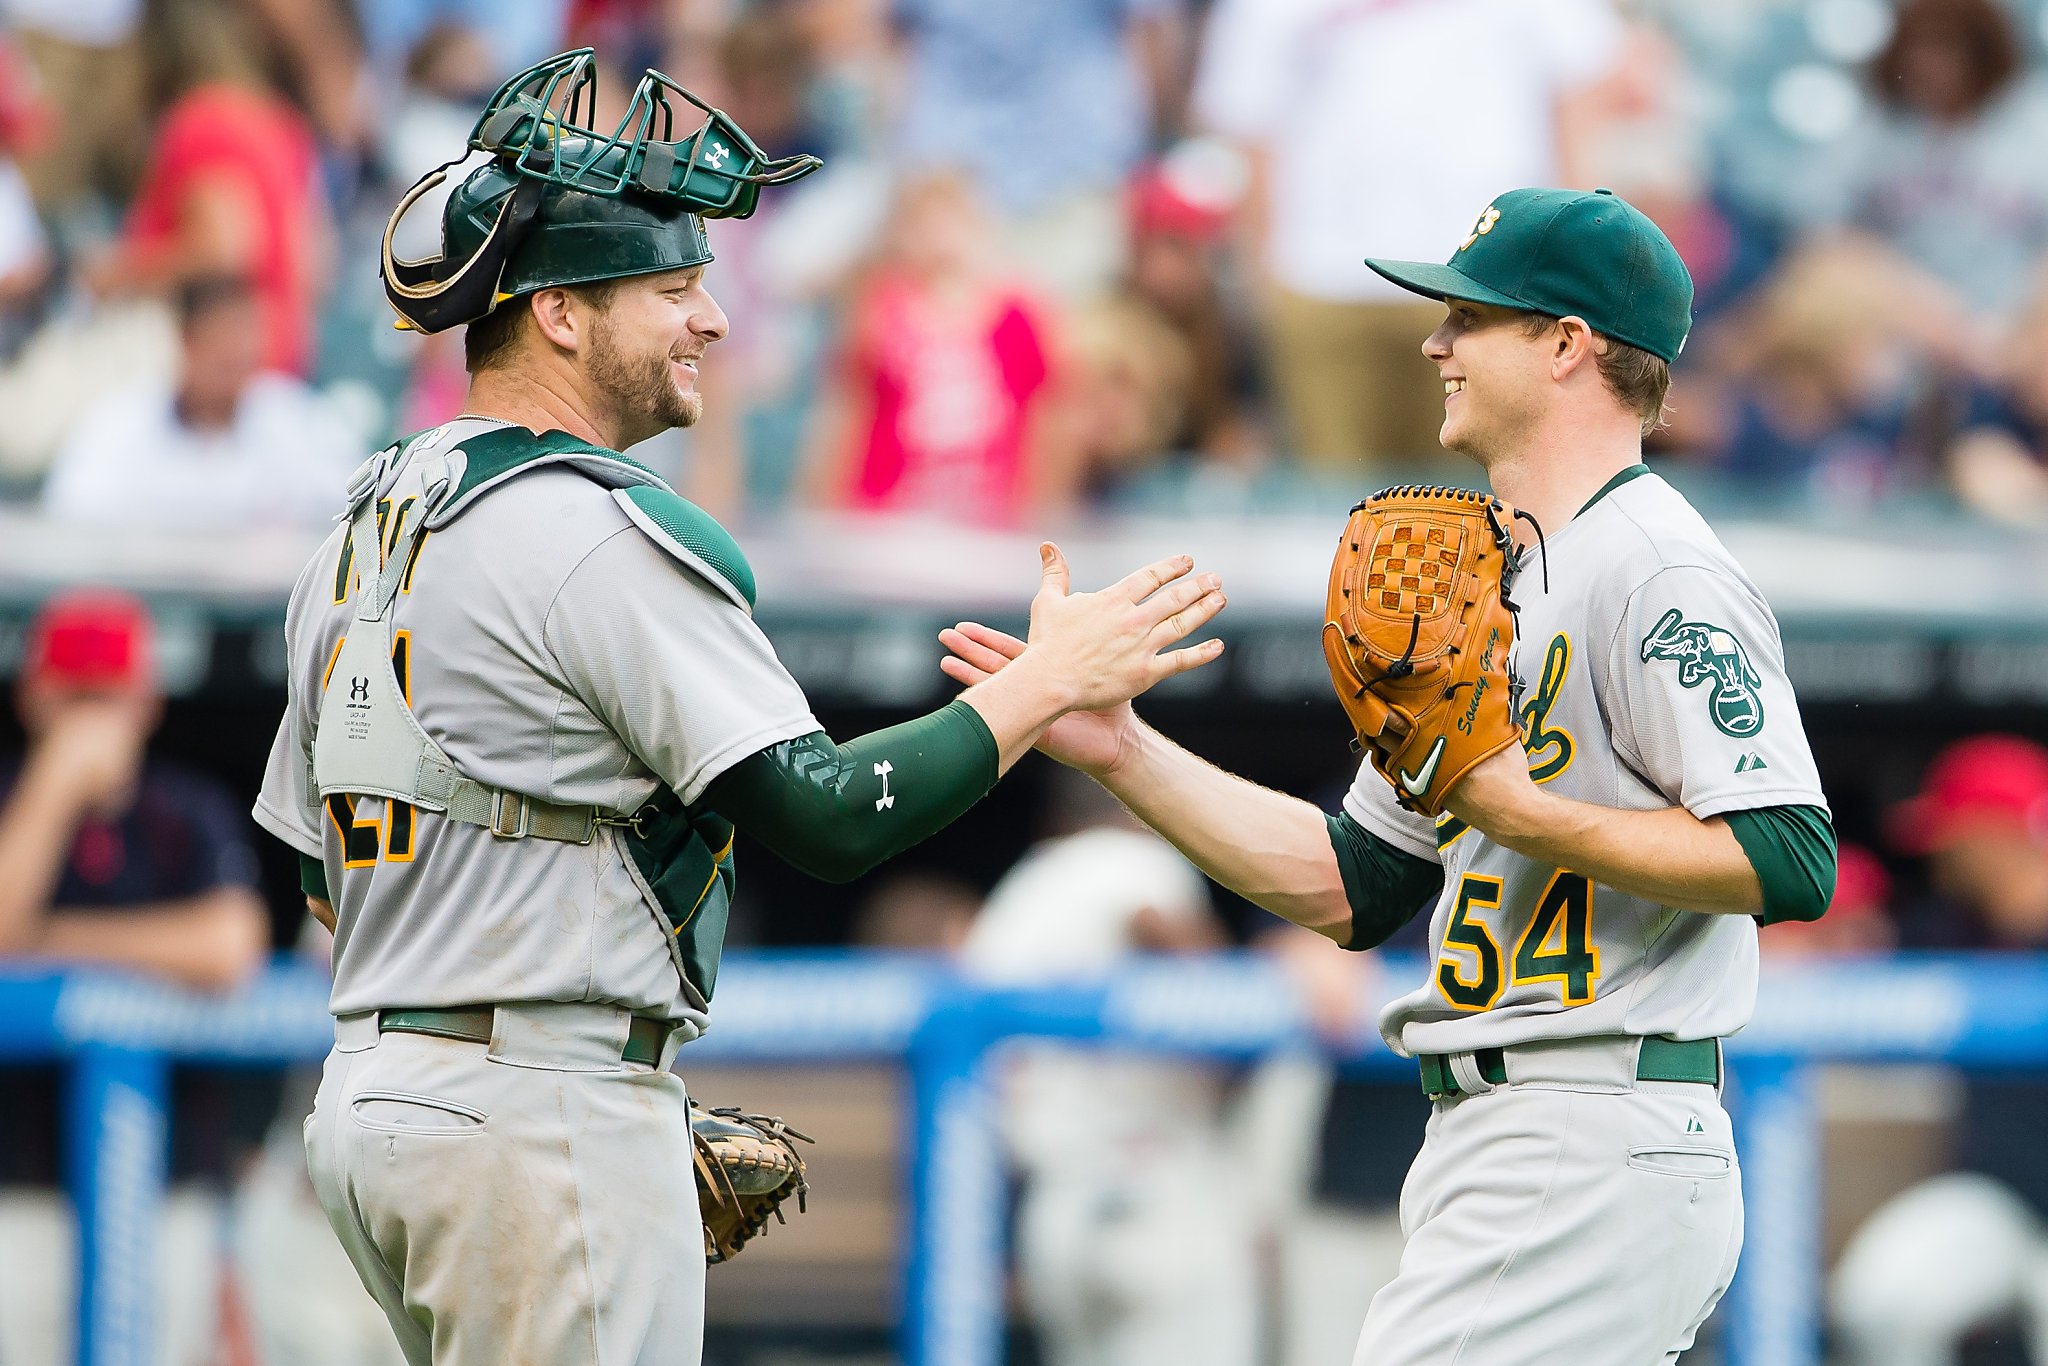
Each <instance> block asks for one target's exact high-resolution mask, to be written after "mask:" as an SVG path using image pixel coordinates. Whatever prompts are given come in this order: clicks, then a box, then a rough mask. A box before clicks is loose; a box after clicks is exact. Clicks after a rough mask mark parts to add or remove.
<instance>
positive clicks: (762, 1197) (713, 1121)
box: [690, 1100, 814, 1266]
mask: <svg viewBox="0 0 2048 1366" xmlns="http://www.w3.org/2000/svg"><path fill="white" fill-rule="evenodd" d="M796 1140H802V1141H803V1142H805V1143H810V1142H813V1141H814V1140H813V1139H812V1138H811V1136H810V1135H809V1134H803V1133H798V1132H797V1131H796V1130H795V1129H792V1128H790V1127H789V1126H788V1125H787V1124H784V1123H783V1122H782V1121H781V1120H780V1119H777V1118H775V1117H773V1116H771V1115H750V1114H746V1113H744V1112H743V1111H741V1110H739V1109H737V1108H723V1109H717V1110H707V1109H705V1108H703V1107H702V1106H700V1105H698V1104H697V1102H696V1101H694V1100H693V1101H691V1102H690V1146H691V1148H692V1149H693V1150H694V1151H695V1154H696V1164H697V1207H698V1209H699V1210H701V1211H702V1212H703V1215H704V1262H705V1264H706V1265H707V1266H716V1265H717V1264H718V1263H720V1262H723V1261H727V1260H729V1259H730V1258H732V1257H735V1256H737V1255H738V1254H739V1250H740V1249H741V1248H742V1247H744V1246H745V1245H746V1242H747V1240H748V1239H749V1238H752V1237H753V1236H754V1235H755V1234H757V1233H760V1232H761V1231H762V1230H764V1229H766V1228H767V1227H768V1216H769V1215H771V1214H772V1215H774V1216H775V1222H776V1223H778V1224H780V1223H786V1222H788V1221H787V1220H786V1219H785V1218H784V1216H783V1213H782V1202H783V1201H785V1200H787V1199H789V1198H790V1197H791V1196H795V1197H796V1207H797V1212H798V1213H802V1212H803V1208H804V1196H805V1194H806V1193H807V1192H808V1191H809V1190H810V1186H809V1185H808V1184H807V1183H806V1182H805V1181H804V1160H803V1158H802V1157H801V1156H800V1155H798V1153H797V1149H796Z"/></svg>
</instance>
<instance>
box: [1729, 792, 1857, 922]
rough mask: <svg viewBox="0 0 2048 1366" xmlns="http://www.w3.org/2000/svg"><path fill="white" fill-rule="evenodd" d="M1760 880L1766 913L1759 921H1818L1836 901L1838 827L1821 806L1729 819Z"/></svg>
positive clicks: (1748, 813)
mask: <svg viewBox="0 0 2048 1366" xmlns="http://www.w3.org/2000/svg"><path fill="white" fill-rule="evenodd" d="M1727 818H1728V828H1729V829H1731V830H1733V831H1734V832H1735V838H1736V840H1737V842H1739V843H1740V844H1741V845H1742V852H1743V853H1745V854H1747V855H1748V856H1749V866H1750V867H1752V868H1754V869H1755V870H1756V880H1757V881H1758V882H1760V883H1762V884H1763V889H1764V909H1763V912H1762V914H1760V915H1758V916H1757V919H1758V920H1759V921H1761V922H1762V923H1763V924H1766V925H1775V924H1776V923H1777V922H1779V921H1780V920H1818V919H1820V917H1821V913H1822V912H1823V911H1825V910H1827V908H1828V902H1829V901H1830V900H1832V899H1833V897H1834V895H1835V827H1834V823H1833V822H1832V821H1830V820H1829V819H1828V813H1827V812H1826V811H1823V810H1822V809H1821V808H1820V807H1817V806H1763V807H1757V808H1756V809H1754V810H1751V811H1730V812H1728V813H1727Z"/></svg>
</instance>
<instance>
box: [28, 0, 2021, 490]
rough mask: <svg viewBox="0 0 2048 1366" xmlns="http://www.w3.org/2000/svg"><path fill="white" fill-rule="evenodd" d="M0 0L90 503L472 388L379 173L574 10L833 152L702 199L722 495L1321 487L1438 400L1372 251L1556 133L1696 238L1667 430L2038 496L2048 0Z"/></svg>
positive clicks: (1407, 451) (1760, 474) (1572, 153)
mask: <svg viewBox="0 0 2048 1366" xmlns="http://www.w3.org/2000/svg"><path fill="white" fill-rule="evenodd" d="M0 16H4V17H5V21H6V29H5V37H4V42H0V403H4V405H5V407H6V409H7V411H8V412H9V414H10V420H9V422H8V423H7V424H6V428H5V430H4V431H0V495H5V496H9V497H12V498H14V499H17V500H19V501H22V502H39V503H40V506H41V507H42V508H43V509H44V510H45V511H46V512H47V513H48V514H49V515H50V516H52V517H59V518H64V519H67V520H71V521H77V522H81V523H98V524H101V525H112V524H126V525H151V524H156V525H170V526H180V527H197V528H203V529H215V528H227V527H231V526H248V525H250V524H251V523H252V522H255V523H265V524H286V525H290V524H295V523H299V522H317V521H318V520H320V519H321V518H322V517H324V516H325V515H326V512H327V510H328V508H329V506H330V505H331V503H332V502H333V498H334V494H333V491H334V490H335V489H336V488H338V486H339V480H340V474H338V473H337V472H338V471H343V472H345V471H346V470H347V469H348V468H349V467H351V465H352V464H353V462H354V460H355V459H357V458H359V457H360V455H361V454H362V453H364V452H366V451H367V450H368V449H370V448H371V447H373V446H374V445H375V444H377V443H380V442H381V441H383V440H385V439H387V438H388V437H389V436H391V435H393V434H396V433H400V432H404V431H408V430H414V429H417V428H419V427H421V426H425V425H429V424H431V423H434V422H437V421H440V420H442V419H445V418H447V417H449V416H452V415H453V414H454V413H455V412H457V411H459V409H460V406H461V403H462V399H463V375H462V370H461V362H460V348H459V346H457V345H456V344H455V339H454V338H452V337H446V336H444V337H438V338H422V337H418V336H415V335H410V334H405V333H399V332H394V331H392V330H391V328H390V317H389V314H388V310H386V308H385V307H384V305H383V302H382V299H381V296H380V292H379V290H378V288H377V286H376V283H375V273H376V261H377V258H378V252H379V249H380V246H381V243H382V236H383V230H384V226H385V220H386V217H387V215H388V213H389V210H390V209H391V207H392V206H393V204H394V203H395V202H396V201H397V199H398V198H399V196H400V195H401V194H402V193H403V192H404V191H405V189H406V188H407V187H408V186H410V185H411V184H412V183H413V182H414V181H415V180H416V179H417V178H418V177H419V176H420V175H422V174H423V173H424V172H425V171H427V170H429V169H430V168H432V167H433V166H435V165H437V164H439V163H441V162H443V161H446V160H447V159H448V158H449V157H451V156H453V155H455V154H456V153H457V152H458V151H459V150H460V149H461V146H462V143H463V139H464V138H465V136H466V134H467V132H468V129H469V126H470V123H471V121H472V120H473V119H474V117H475V113H476V111H477V109H478V108H479V107H480V106H481V103H482V101H483V100H484V99H485V98H486V97H487V96H488V94H489V93H490V91H491V90H492V89H493V88H494V87H495V86H496V85H497V84H498V83H499V82H501V81H502V80H503V79H505V78H506V77H507V76H509V75H510V74H512V73H513V72H515V71H517V70H519V69H521V68H522V67H524V66H526V65H528V64H530V63H532V62H534V61H536V60H538V59H540V58H542V57H545V56H547V55H549V54H551V53H553V52H555V51H557V50H560V49H563V48H566V47H568V46H571V45H575V44H589V45H592V46H594V47H595V48H596V50H597V51H598V53H599V56H600V58H601V61H602V63H603V69H604V71H605V73H606V77H605V79H606V81H607V82H608V84H606V86H605V90H604V94H603V96H602V109H601V113H600V117H599V122H605V121H606V120H608V119H612V118H615V117H616V116H617V115H618V113H619V112H620V109H621V107H622V105H623V101H624V97H625V94H626V93H627V91H628V90H629V89H630V87H631V82H632V80H633V78H634V77H635V76H636V75H637V73H638V71H639V70H640V69H642V68H643V67H645V66H648V65H653V66H657V67H659V68H661V69H663V70H665V71H667V72H668V73H669V74H671V75H673V76H675V77H677V78H678V79H680V80H682V81H683V82H684V83H685V84H687V85H690V86H691V87H692V88H694V89H696V90H698V91H699V92H700V93H702V94H703V95H705V96H706V97H707V98H708V99H710V100H711V101H712V102H714V103H716V104H718V105H720V106H722V107H724V108H726V109H727V110H728V111H729V112H731V113H732V114H733V115H734V116H735V117H736V118H738V120H739V121H740V122H741V123H742V124H743V125H744V126H745V127H747V128H748V129H749V130H750V131H751V132H752V133H753V134H754V135H755V137H756V138H757V140H759V141H760V142H761V143H762V144H763V145H764V146H766V147H767V148H769V149H770V150H771V151H772V152H775V153H787V152H797V151H804V152H815V153H818V154H820V155H822V156H823V157H824V158H825V160H826V165H827V169H826V171H825V173H824V174H822V175H819V176H816V177H813V178H812V179H810V180H808V181H806V182H804V183H803V184H801V185H799V186H796V187H793V188H792V189H791V190H789V191H787V192H785V193H782V194H779V195H776V196H770V197H769V198H768V199H766V200H765V201H764V203H763V207H762V210H761V212H760V213H759V215H758V216H756V217H755V218H753V219H750V220H746V221H743V222H722V223H719V224H716V225H714V229H713V234H712V244H713V248H714V250H715V251H716V252H717V254H718V264H717V265H716V266H715V267H714V268H713V276H712V281H711V282H712V285H713V287H714V289H715V291H716V292H717V293H718V294H719V295H720V296H721V300H722V302H723V303H724V304H725V306H726V309H727V311H728V313H729V314H730V315H731V316H732V317H733V318H734V319H735V320H736V325H735V327H734V331H733V334H732V336H731V338H730V339H728V340H727V341H725V342H724V343H722V344H721V345H720V347H719V349H718V351H717V352H716V353H715V354H714V357H713V360H712V363H711V365H710V366H709V367H708V368H707V370H706V374H705V380H704V383H705V386H706V388H707V391H708V394H707V396H708V397H709V399H710V403H709V405H708V413H709V416H708V417H707V419H706V421H705V423H704V424H703V425H702V426H700V427H699V428H698V429H696V430H695V431H693V432H691V433H689V434H687V436H685V435H682V434H674V435H671V436H669V437H665V438H658V439H657V444H658V449H655V450H651V451H643V452H641V454H643V455H645V456H646V457H647V458H649V459H650V460H652V461H653V462H655V463H656V464H657V465H658V466H659V467H660V468H663V469H664V470H665V471H667V472H669V473H671V474H673V475H674V476H676V477H677V478H678V479H679V480H680V482H681V484H682V486H683V487H684V489H685V490H686V491H687V492H688V493H690V494H691V495H692V496H693V497H695V498H696V499H697V501H699V502H701V503H703V504H704V505H706V506H707V507H708V508H710V509H711V510H713V511H714V512H716V513H718V514H720V515H722V516H726V517H729V518H741V519H749V518H751V519H760V518H763V517H774V516H776V515H778V514H781V513H783V512H785V511H787V510H790V509H795V508H823V509H840V510H850V511H859V512H884V513H912V514H922V515H928V516H936V517H942V518H946V519H949V520H954V521H964V522H977V523H983V524H993V525H1023V524H1031V523H1040V522H1045V521H1048V520H1049V519H1056V518H1060V517H1064V516H1071V515H1075V514H1086V513H1108V514H1114V513H1116V512H1119V511H1123V510H1129V509H1151V510H1169V511H1174V510H1180V509H1182V508H1187V507H1196V506H1199V507H1202V508H1208V509H1216V510H1219V511H1225V512H1242V511H1257V510H1260V509H1264V508H1270V507H1276V506H1290V505H1295V504H1298V503H1299V504H1310V505H1314V506H1319V507H1320V506H1327V505H1328V499H1327V494H1328V490H1329V489H1330V488H1331V487H1332V486H1339V487H1342V488H1343V489H1345V490H1355V489H1356V488H1358V487H1360V486H1361V485H1363V484H1366V483H1370V482H1372V480H1373V479H1374V478H1375V472H1376V471H1379V472H1385V471H1402V472H1405V471H1407V470H1409V469H1412V468H1415V467H1417V466H1419V465H1421V464H1423V463H1425V462H1426V461H1427V460H1428V458H1429V457H1430V456H1431V455H1432V453H1433V452H1434V451H1435V431H1436V427H1437V423H1438V420H1439V416H1440V394H1439V393H1438V385H1437V383H1436V380H1435V377H1434V375H1433V374H1432V372H1431V370H1430V367H1429V366H1428V364H1427V363H1426V362H1425V361H1424V360H1423V359H1422V357H1421V355H1420V352H1419V350H1418V347H1419V343H1420V339H1421V338H1422V336H1423V335H1425V333H1426V332H1427V331H1428V330H1429V328H1430V326H1431V325H1432V324H1433V322H1434V317H1433V309H1432V307H1431V306H1429V305H1426V304H1419V303H1417V302H1416V301H1414V300H1413V299H1412V298H1411V297H1409V296H1407V295H1403V294H1399V293H1398V292H1396V291H1395V290H1394V289H1393V287H1392V286H1390V285H1387V284H1386V283H1384V282H1383V281H1381V280H1379V279H1378V277H1377V276H1375V275H1373V274H1372V273H1371V272H1370V271H1368V270H1367V269H1366V267H1365V266H1364V265H1363V263H1362V258H1363V257H1364V256H1365V255H1366V254H1367V253H1368V252H1370V253H1372V254H1374V255H1382V256H1393V257H1417V258H1422V259H1430V258H1442V257H1444V256H1445V255H1447V254H1448V252H1449V250H1450V249H1451V248H1452V247H1454V246H1455V245H1456V244H1457V242H1458V241H1460V240H1461V239H1462V238H1463V237H1464V236H1465V235H1466V234H1467V233H1468V232H1469V231H1471V230H1472V229H1473V227H1474V224H1475V216H1479V221H1480V222H1482V223H1483V213H1482V211H1483V210H1484V209H1485V207H1486V205H1487V203H1488V201H1489V199H1490V198H1491V197H1492V196H1494V195H1496V194H1498V193H1499V192H1501V191H1502V190H1505V189H1507V188H1510V187H1513V186H1517V185H1524V184H1540V183H1562V184H1570V185H1577V186H1586V187H1591V186H1595V185H1602V186H1607V187H1611V188H1613V189H1614V190H1616V191H1618V192H1619V193H1621V194H1622V195H1624V196H1625V197H1628V198H1630V199H1631V200H1633V201H1634V202H1636V203H1637V204H1638V205H1640V206H1641V207H1642V208H1643V209H1645V210H1646V211H1647V212H1648V213H1649V214H1650V215H1651V216H1652V217H1653V218H1655V219H1656V220H1657V221H1658V222H1659V223H1660V224H1661V225H1662V226H1663V227H1664V228H1665V229H1666V231H1667V232H1668V233H1669V234H1670V235H1671V236H1672V238H1673V239H1674V240H1675V241H1676V242H1677V243H1678V244H1679V246H1680V249H1681V250H1682V252H1683V253H1684V255H1685V256H1686V258H1687V261H1688V263H1689V265H1690V266H1691V268H1692V272H1693V275H1694V277H1695V279H1696V281H1697V283H1698V287H1699V316H1700V327H1699V329H1698V331H1697V333H1696V334H1695V336H1694V338H1693V339H1692V344H1691V346H1690V348H1689V350H1688V353H1687V355H1686V357H1685V359H1684V362H1683V363H1682V364H1681V365H1680V366H1679V367H1678V376H1677V387H1676V389H1675V390H1674V392H1673V397H1672V405H1671V411H1670V415H1669V416H1670V421H1669V424H1668V425H1667V427H1666V428H1665V429H1664V430H1663V431H1662V432H1660V433H1659V434H1658V435H1657V436H1656V437H1655V438H1654V441H1653V445H1654V450H1655V452H1656V454H1658V455H1659V456H1660V457H1662V458H1665V459H1668V460H1670V461H1673V462H1685V463H1686V464H1687V465H1689V466H1691V467H1692V468H1694V469H1697V470H1699V471H1702V472H1704V473H1709V474H1715V473H1717V474H1720V475H1723V476H1725V482H1726V483H1727V484H1728V485H1729V486H1730V487H1732V488H1735V489H1738V490H1740V491H1742V492H1743V493H1744V494H1746V495H1748V496H1750V497H1751V498H1752V499H1753V500H1754V501H1756V502H1757V503H1758V504H1759V505H1761V506H1763V507H1765V508H1767V509H1790V510H1798V509H1801V508H1805V509H1809V510H1811V509H1814V508H1828V507H1840V506H1844V505H1856V504H1865V503H1869V502H1871V501H1873V500H1879V499H1891V498H1896V497H1900V496H1907V497H1925V498H1929V499H1930V500H1940V499H1943V498H1951V499H1954V500H1958V501H1960V502H1961V503H1962V504H1964V505H1966V506H1968V507H1970V508H1973V509H1975V510H1976V511H1978V512H1980V513H1983V514H1985V515H1988V516H1991V517H1995V518H1998V519H2001V520H2003V521H2007V522H2011V523H2015V524H2019V525H2022V526H2048V279H2044V276H2043V265H2044V259H2048V256H2044V253H2048V171H2044V170H2042V169H2041V165H2042V163H2041V161H2040V158H2039V157H2038V156H2037V155H2034V149H2036V148H2038V147H2039V146H2041V145H2043V143H2044V142H2048V76H2044V71H2043V60H2042V58H2043V52H2044V45H2048V21H2044V18H2043V12H2042V9H2041V0H1731V2H1730V3H1727V4H1714V5H1698V4H1687V3H1684V2H1683V0H1548V2H1547V3H1545V4H1542V5H1530V4H1527V3H1523V2H1522V0H1370V2H1369V3H1356V2H1354V0H1037V2H1036V3H1033V4H1030V5H991V4H985V3H978V2H977V0H4V3H0ZM418 217H419V219H420V220H421V221H420V223H419V224H417V225H413V224H409V225H408V226H409V227H419V228H422V229H424V230H426V233H427V240H424V241H401V242H400V243H398V245H399V247H400V248H401V250H406V251H411V252H413V253H415V254H419V253H423V252H425V251H430V250H432V248H433V242H432V240H431V224H430V223H429V222H428V221H427V220H429V219H430V218H431V214H421V215H419V216H418ZM1311 500H1313V502H1312V503H1311Z"/></svg>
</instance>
